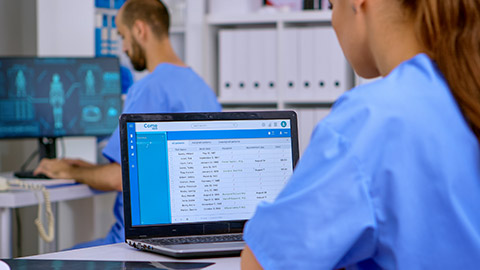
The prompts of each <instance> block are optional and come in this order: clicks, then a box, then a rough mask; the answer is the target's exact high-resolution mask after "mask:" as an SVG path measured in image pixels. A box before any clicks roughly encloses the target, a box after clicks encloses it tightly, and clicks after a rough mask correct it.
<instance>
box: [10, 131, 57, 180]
mask: <svg viewBox="0 0 480 270" xmlns="http://www.w3.org/2000/svg"><path fill="white" fill-rule="evenodd" d="M56 157H57V145H56V140H55V138H50V137H42V138H38V160H39V161H41V160H42V159H44V158H56ZM14 175H15V176H16V177H18V178H30V179H49V177H47V176H46V175H43V174H40V175H33V171H24V170H22V171H19V172H15V173H14Z"/></svg>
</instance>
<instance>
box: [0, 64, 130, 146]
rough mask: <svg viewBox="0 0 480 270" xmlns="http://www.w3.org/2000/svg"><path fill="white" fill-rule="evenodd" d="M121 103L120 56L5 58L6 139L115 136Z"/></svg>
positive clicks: (0, 109) (0, 92)
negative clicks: (117, 57)
mask: <svg viewBox="0 0 480 270" xmlns="http://www.w3.org/2000/svg"><path fill="white" fill-rule="evenodd" d="M121 106H122V102H121V80H120V67H119V63H118V59H116V58H113V57H112V58H33V57H30V58H0V138H27V137H53V138H55V137H62V136H99V135H110V134H111V133H112V132H113V130H114V129H115V127H116V126H117V124H118V116H119V114H120V113H121Z"/></svg>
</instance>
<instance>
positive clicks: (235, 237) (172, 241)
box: [142, 234, 243, 246]
mask: <svg viewBox="0 0 480 270" xmlns="http://www.w3.org/2000/svg"><path fill="white" fill-rule="evenodd" d="M235 241H243V235H242V234H225V235H208V236H207V235H203V236H188V237H169V238H154V239H142V242H144V243H146V244H151V245H162V246H165V245H183V244H203V243H219V242H235Z"/></svg>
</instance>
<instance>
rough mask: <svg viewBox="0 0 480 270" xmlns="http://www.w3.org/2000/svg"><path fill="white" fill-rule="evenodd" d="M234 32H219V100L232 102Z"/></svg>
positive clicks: (233, 90) (234, 88) (233, 87)
mask: <svg viewBox="0 0 480 270" xmlns="http://www.w3.org/2000/svg"><path fill="white" fill-rule="evenodd" d="M234 34H235V33H234V31H233V30H220V31H219V33H218V36H219V67H218V69H219V78H220V80H219V83H218V84H219V89H220V91H219V92H220V93H219V94H220V99H221V100H232V99H233V98H234V93H235V92H236V91H237V90H236V85H235V84H234V74H235V59H234V50H235V43H234Z"/></svg>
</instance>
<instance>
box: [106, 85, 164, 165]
mask: <svg viewBox="0 0 480 270" xmlns="http://www.w3.org/2000/svg"><path fill="white" fill-rule="evenodd" d="M158 88H160V86H158V85H157V86H151V85H149V84H144V85H140V86H136V85H133V86H132V87H131V88H130V90H129V92H128V94H127V98H126V100H125V105H124V108H123V112H122V113H163V112H167V111H168V104H167V103H166V98H165V96H164V95H163V93H164V91H163V90H162V91H160V90H159V89H158ZM102 153H103V155H104V156H105V157H106V158H107V159H109V160H110V161H111V162H117V163H118V164H121V161H122V159H121V150H120V130H119V127H118V126H117V128H116V129H115V131H114V132H113V133H112V136H111V137H110V140H109V141H108V143H107V145H106V146H105V148H104V149H103V152H102Z"/></svg>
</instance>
